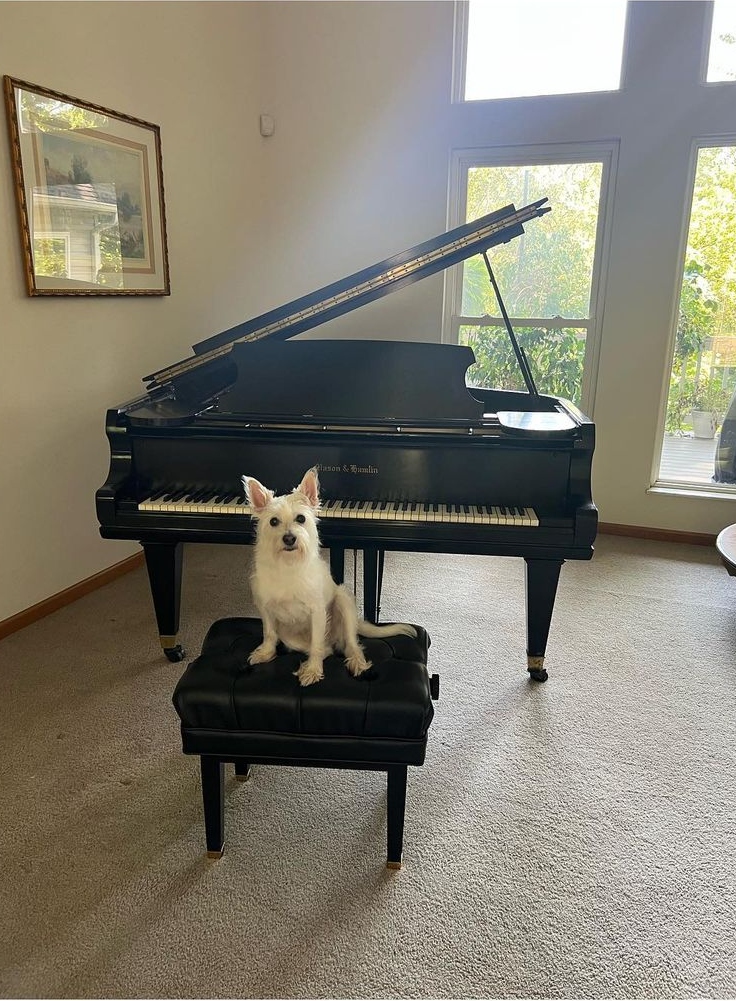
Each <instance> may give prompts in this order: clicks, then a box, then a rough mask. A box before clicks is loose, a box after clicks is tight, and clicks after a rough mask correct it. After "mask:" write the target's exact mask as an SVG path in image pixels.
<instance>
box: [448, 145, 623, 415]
mask: <svg viewBox="0 0 736 1001" xmlns="http://www.w3.org/2000/svg"><path fill="white" fill-rule="evenodd" d="M591 162H598V163H600V164H601V167H602V169H601V193H600V202H599V208H598V227H597V232H596V239H595V250H594V254H593V273H592V276H591V290H590V313H589V316H588V318H587V319H577V318H575V319H572V318H567V319H566V318H562V319H559V320H554V321H553V320H552V319H551V318H546V319H545V320H544V321H543V322H544V325H549V326H559V327H577V328H581V329H585V331H586V337H585V358H584V363H583V383H582V386H581V398H580V403H581V408H582V410H583V411H584V412H585V413H586V414H587V415H588V416H590V417H592V416H593V413H594V410H595V394H596V386H597V381H598V364H599V359H600V343H601V329H602V327H603V304H604V302H605V280H606V276H607V273H608V259H609V253H610V243H611V218H612V214H613V194H614V188H615V177H616V171H617V166H618V142H616V141H610V142H589V143H574V144H568V143H565V144H561V143H556V144H552V145H544V146H503V147H495V148H476V149H458V150H454V151H453V153H452V155H451V161H450V172H449V175H450V190H449V198H448V225H447V228H448V229H452V228H454V227H455V226H460V225H462V224H463V223H464V222H465V221H466V210H467V199H466V195H467V186H468V171H469V169H470V168H471V167H504V166H525V165H530V166H532V165H541V164H557V163H591ZM502 207H503V206H501V205H499V206H498V208H502ZM516 207H517V208H521V206H519V205H517V206H516ZM545 224H546V225H554V205H552V212H551V213H550V215H549V216H547V217H545ZM527 225H528V226H534V225H535V223H534V222H533V221H532V222H531V223H528V224H527ZM489 258H490V260H491V263H492V262H493V249H492V248H491V251H490V253H489ZM500 291H501V295H502V296H503V292H504V290H503V288H501V290H500ZM461 309H462V266H461V265H458V266H457V267H454V268H449V269H447V270H446V271H445V288H444V304H443V320H442V340H443V341H444V342H447V343H451V344H452V343H454V344H456V343H457V342H458V336H459V328H460V327H461V326H463V325H467V321H468V320H470V321H471V322H472V321H473V320H474V319H477V318H474V317H464V316H463V315H462V314H461V312H460V310H461ZM500 318H501V317H500V314H499V319H500ZM509 319H510V321H511V324H512V326H513V327H522V326H529V321H530V319H535V320H538V318H531V317H513V316H511V317H509Z"/></svg>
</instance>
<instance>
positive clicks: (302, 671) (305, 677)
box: [294, 660, 324, 685]
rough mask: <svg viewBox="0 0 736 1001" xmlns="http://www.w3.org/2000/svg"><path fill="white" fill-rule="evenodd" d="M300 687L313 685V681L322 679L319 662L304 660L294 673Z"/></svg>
mask: <svg viewBox="0 0 736 1001" xmlns="http://www.w3.org/2000/svg"><path fill="white" fill-rule="evenodd" d="M294 674H296V676H297V678H298V679H299V684H300V685H313V684H314V683H315V681H321V680H322V678H324V671H323V669H322V661H321V660H305V661H304V663H303V664H302V666H301V667H300V668H299V670H298V671H295V672H294Z"/></svg>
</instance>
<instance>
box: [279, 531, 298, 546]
mask: <svg viewBox="0 0 736 1001" xmlns="http://www.w3.org/2000/svg"><path fill="white" fill-rule="evenodd" d="M281 541H282V542H283V543H284V545H285V546H286V547H287V548H288V549H291V547H292V546H293V545H294V543H295V542H296V536H295V535H292V534H291V532H287V533H286V535H284V537H283V539H282V540H281Z"/></svg>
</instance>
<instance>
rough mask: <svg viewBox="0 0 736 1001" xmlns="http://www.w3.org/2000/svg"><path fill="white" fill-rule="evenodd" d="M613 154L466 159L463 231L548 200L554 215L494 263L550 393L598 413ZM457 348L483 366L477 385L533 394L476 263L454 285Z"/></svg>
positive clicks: (458, 177)
mask: <svg viewBox="0 0 736 1001" xmlns="http://www.w3.org/2000/svg"><path fill="white" fill-rule="evenodd" d="M613 152H614V150H613V148H611V149H603V148H602V147H597V148H596V155H595V158H593V157H592V156H591V155H590V154H589V155H588V156H586V155H585V154H584V153H582V152H580V153H578V155H577V156H576V157H574V158H572V156H570V155H569V154H568V156H569V159H565V160H562V159H561V158H557V159H554V160H550V153H549V152H547V153H545V158H546V161H545V160H543V159H542V158H541V155H538V156H536V157H535V156H527V157H526V158H524V159H523V160H521V161H520V162H519V161H518V160H517V162H508V159H509V156H510V154H507V155H506V157H504V156H503V155H501V154H499V153H496V154H495V158H494V156H492V154H490V153H489V154H487V158H486V159H484V158H483V157H482V156H479V154H478V153H477V152H475V151H474V152H472V153H468V154H467V155H463V154H458V156H457V160H456V164H455V170H454V175H455V185H456V189H457V191H458V208H457V211H458V217H459V218H458V221H461V222H462V221H470V220H472V219H476V218H478V217H479V216H481V215H484V214H485V213H487V212H491V211H494V210H495V209H499V208H501V207H503V206H505V205H508V204H514V205H515V206H516V208H520V207H522V206H523V205H526V204H529V203H530V202H533V201H536V200H537V199H539V198H545V197H546V198H548V199H549V204H550V205H551V208H552V211H551V213H549V214H548V215H545V216H542V217H541V218H539V219H534V220H532V221H531V222H529V223H527V224H526V226H525V232H524V234H523V235H522V236H519V237H516V238H515V239H513V240H511V241H510V242H509V243H507V244H502V245H501V246H499V247H494V248H493V249H492V250H491V251H490V252H489V255H488V256H489V261H490V264H491V267H492V269H493V273H494V275H495V277H496V280H497V283H498V286H499V291H500V293H501V297H502V299H503V301H504V305H505V307H506V311H507V313H508V315H509V318H510V320H511V324H512V327H513V329H514V332H515V334H516V336H517V339H518V340H519V343H520V344H521V346H522V347H523V349H524V352H525V354H526V355H527V359H528V361H529V364H530V368H531V371H532V375H533V377H534V380H535V382H536V384H537V388H538V389H539V391H540V392H544V393H551V394H552V395H554V396H562V397H564V398H565V399H569V400H572V401H573V402H575V403H577V404H578V405H579V406H582V407H583V409H586V408H590V407H591V405H592V397H593V387H594V375H595V359H596V356H597V352H596V345H597V343H598V336H597V332H598V323H597V302H598V299H599V285H600V280H599V276H600V263H601V257H602V253H601V251H602V247H603V240H602V219H603V217H604V214H605V213H603V212H602V211H601V209H602V206H603V205H604V199H603V192H604V190H606V181H607V178H608V173H609V170H610V164H611V157H612V155H613ZM448 280H449V281H450V282H451V283H452V284H451V287H450V289H449V295H448V306H449V308H448V314H447V332H446V336H447V339H452V340H457V341H459V342H460V343H462V344H469V345H470V346H471V347H472V348H473V351H474V353H475V357H476V364H475V365H474V366H473V367H471V369H470V371H469V373H468V382H469V384H471V385H476V386H484V387H488V388H505V389H523V388H525V387H524V382H523V377H522V375H521V372H520V370H519V368H518V365H517V362H516V359H515V356H514V354H513V350H512V347H511V344H510V341H509V337H508V334H507V331H506V328H505V323H504V319H503V316H502V313H501V310H500V307H499V304H498V302H497V300H496V296H495V293H494V290H493V287H492V285H491V282H490V279H489V275H488V272H487V268H486V265H485V261H484V260H483V258H482V257H474V258H471V259H470V260H469V261H467V262H465V264H464V265H463V266H462V269H459V268H458V269H456V270H455V273H454V275H453V276H452V277H450V278H449V279H448Z"/></svg>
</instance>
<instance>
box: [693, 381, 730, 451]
mask: <svg viewBox="0 0 736 1001" xmlns="http://www.w3.org/2000/svg"><path fill="white" fill-rule="evenodd" d="M730 395H731V394H730V393H729V391H728V389H726V388H725V387H724V386H723V385H722V384H721V383H720V382H718V381H717V380H715V379H701V380H700V381H699V382H697V383H696V384H695V386H694V388H693V389H692V391H691V393H689V394H688V396H689V399H688V403H689V405H690V417H691V419H692V424H693V437H695V438H715V434H716V430H717V428H718V425H719V424H720V422H721V420H722V419H723V414H724V413H725V411H726V408H727V407H728V401H729V399H730Z"/></svg>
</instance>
